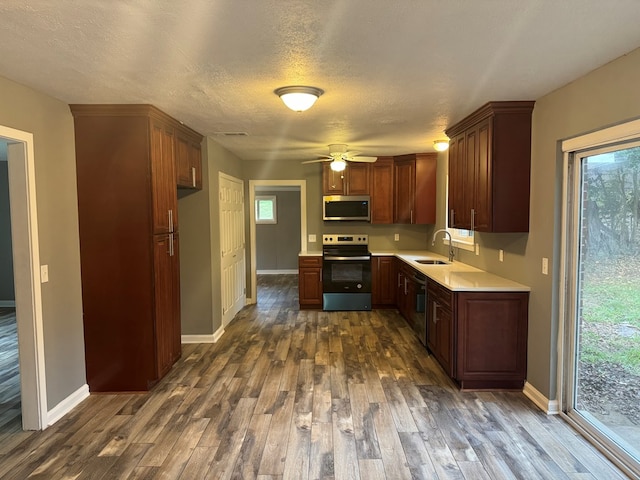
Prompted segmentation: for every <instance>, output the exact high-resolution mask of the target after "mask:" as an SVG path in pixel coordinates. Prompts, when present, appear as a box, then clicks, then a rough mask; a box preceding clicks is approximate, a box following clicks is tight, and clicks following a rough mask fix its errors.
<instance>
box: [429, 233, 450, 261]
mask: <svg viewBox="0 0 640 480" xmlns="http://www.w3.org/2000/svg"><path fill="white" fill-rule="evenodd" d="M440 232H444V235H445V237H446V236H447V235H449V261H450V262H453V256H454V253H453V240H452V238H451V233H450V232H449V230H447V229H446V228H441V229H440V230H436V231H435V232H434V233H433V239H432V240H431V246H433V245H435V244H436V235H438V234H439V233H440Z"/></svg>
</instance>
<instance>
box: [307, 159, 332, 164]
mask: <svg viewBox="0 0 640 480" xmlns="http://www.w3.org/2000/svg"><path fill="white" fill-rule="evenodd" d="M330 160H331V159H330V158H329V159H324V158H322V159H320V160H307V161H306V162H302V164H303V165H304V164H305V163H320V162H329V161H330Z"/></svg>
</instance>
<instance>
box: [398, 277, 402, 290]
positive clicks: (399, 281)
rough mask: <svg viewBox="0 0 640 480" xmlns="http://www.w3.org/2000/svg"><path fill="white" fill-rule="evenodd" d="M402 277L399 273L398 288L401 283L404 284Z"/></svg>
mask: <svg viewBox="0 0 640 480" xmlns="http://www.w3.org/2000/svg"><path fill="white" fill-rule="evenodd" d="M401 277H402V275H400V274H398V288H400V285H402V280H401Z"/></svg>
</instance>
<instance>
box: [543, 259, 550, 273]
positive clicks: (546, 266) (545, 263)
mask: <svg viewBox="0 0 640 480" xmlns="http://www.w3.org/2000/svg"><path fill="white" fill-rule="evenodd" d="M542 274H543V275H549V259H548V258H547V257H542Z"/></svg>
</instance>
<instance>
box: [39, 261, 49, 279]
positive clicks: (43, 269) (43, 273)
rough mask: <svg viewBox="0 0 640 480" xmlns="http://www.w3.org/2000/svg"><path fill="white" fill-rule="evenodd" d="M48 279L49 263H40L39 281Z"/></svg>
mask: <svg viewBox="0 0 640 480" xmlns="http://www.w3.org/2000/svg"><path fill="white" fill-rule="evenodd" d="M48 281H49V265H40V283H47V282H48Z"/></svg>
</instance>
